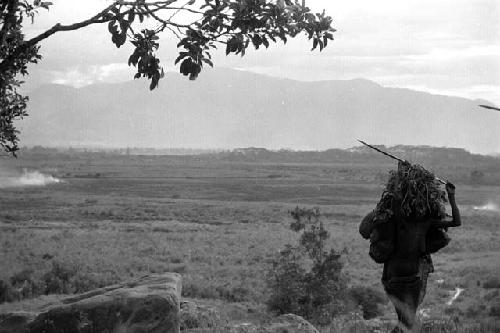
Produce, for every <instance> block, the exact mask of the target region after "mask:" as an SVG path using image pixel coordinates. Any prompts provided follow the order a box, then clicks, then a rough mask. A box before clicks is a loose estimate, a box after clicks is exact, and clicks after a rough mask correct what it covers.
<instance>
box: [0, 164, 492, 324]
mask: <svg viewBox="0 0 500 333" xmlns="http://www.w3.org/2000/svg"><path fill="white" fill-rule="evenodd" d="M0 167H1V168H2V170H10V172H21V170H22V168H26V169H28V170H38V171H40V172H42V173H45V174H49V175H53V176H55V177H57V178H59V179H61V180H62V182H60V183H54V184H49V185H46V186H19V187H9V188H3V189H2V191H1V192H0V207H1V208H2V209H1V211H0V230H1V232H0V253H1V254H2V255H1V256H0V267H2V269H1V270H0V279H1V280H4V281H10V282H9V283H11V284H15V283H16V281H25V280H26V276H28V277H29V279H31V280H32V281H33V284H32V286H29V288H27V287H26V286H18V289H22V292H21V293H22V295H21V296H20V295H17V297H30V296H32V295H36V294H37V293H40V292H56V293H57V292H68V293H71V292H79V291H83V290H88V289H91V288H95V287H98V286H103V285H107V284H110V283H114V282H117V281H121V280H125V279H128V278H129V277H132V276H138V275H142V274H145V273H148V272H165V271H175V272H179V273H181V274H183V279H184V281H183V294H184V295H185V296H187V297H192V298H198V299H199V298H203V299H206V300H212V301H214V302H216V301H217V302H220V301H221V300H222V301H224V302H226V303H229V302H231V303H235V304H236V303H237V304H238V307H239V308H240V309H243V310H241V311H240V312H238V313H232V314H231V315H230V316H232V317H233V318H232V319H235V320H238V319H242V320H243V318H244V317H245V318H244V319H245V320H247V319H248V317H252V314H253V316H254V317H258V314H259V313H262V312H264V306H263V304H264V302H265V300H266V297H267V295H268V291H267V290H266V284H265V274H266V271H267V269H268V265H269V262H270V260H271V259H272V258H273V257H274V256H275V255H276V253H277V252H278V251H279V250H280V248H282V247H283V246H284V245H285V244H287V243H291V244H294V243H295V242H296V240H297V235H296V234H294V233H293V232H292V231H290V230H289V228H288V225H289V223H290V222H291V219H290V217H289V211H290V210H291V209H293V208H294V207H296V206H300V207H312V206H317V207H319V208H320V210H321V212H322V216H323V220H324V223H325V225H326V226H327V229H328V230H329V231H330V233H331V237H330V240H329V241H330V245H331V246H332V247H334V248H335V249H337V250H339V251H340V250H343V251H344V255H343V260H344V263H345V268H344V271H345V275H346V278H347V279H348V284H349V286H357V285H364V286H370V287H373V288H375V289H377V290H380V291H382V286H381V283H380V276H381V270H382V267H381V265H377V264H375V263H374V262H372V261H371V260H370V258H369V257H368V243H367V241H364V240H363V239H362V238H361V237H360V236H359V234H358V231H357V228H358V224H359V221H360V219H361V218H362V217H363V216H364V215H365V214H366V213H368V212H369V211H370V210H371V209H373V207H374V205H375V204H376V202H377V201H378V198H379V196H380V194H381V190H382V183H383V175H384V174H386V173H387V171H388V170H390V169H391V168H394V167H395V165H394V164H393V163H391V162H390V161H387V162H386V163H378V164H373V163H370V161H365V162H363V163H356V164H353V163H348V162H338V163H315V164H314V163H281V164H280V163H250V162H247V163H243V162H227V161H220V160H219V161H218V160H214V159H209V158H204V157H201V156H199V157H180V156H179V157H174V156H170V157H168V156H105V155H98V154H86V155H82V156H65V155H60V156H59V155H57V156H50V157H44V156H32V155H29V154H28V155H26V156H21V157H20V158H19V159H15V160H14V159H4V160H2V161H1V163H0ZM460 172H461V173H462V174H463V172H464V171H463V170H461V171H460ZM498 174H500V164H499V167H498ZM498 174H495V177H498ZM449 176H450V179H451V180H452V181H454V182H455V184H456V185H457V201H458V204H459V207H460V209H461V212H462V215H463V226H462V227H461V228H457V229H456V230H450V235H451V237H452V239H453V240H452V242H451V243H450V245H449V246H448V247H447V248H445V249H444V250H442V251H441V252H440V253H438V254H437V255H434V256H433V258H434V263H435V268H436V272H435V273H434V274H432V275H431V276H430V279H429V285H428V292H427V296H426V299H425V301H424V304H423V305H422V307H421V315H422V316H429V317H431V318H433V317H440V316H454V315H459V316H463V317H467V318H470V319H478V318H487V317H496V318H498V316H500V295H499V294H500V290H499V288H500V280H499V276H500V257H499V253H500V242H499V240H500V234H499V227H498V223H499V218H500V213H499V212H498V211H495V210H481V209H475V208H477V207H479V206H483V205H486V204H488V203H490V204H495V203H496V204H497V205H498V204H500V186H487V185H482V186H472V185H468V184H465V183H462V182H461V179H460V178H459V176H458V174H457V178H454V177H453V173H452V172H451V174H449ZM491 207H493V205H491ZM493 208H494V207H493ZM42 284H45V285H44V286H42ZM47 285H50V286H51V287H50V288H49V287H47ZM23 288H24V289H23ZM456 288H463V289H464V291H463V292H462V293H461V294H460V296H459V297H458V298H457V299H456V300H455V301H454V302H453V303H452V304H451V305H447V302H448V301H449V300H450V299H451V297H452V295H453V294H454V292H455V291H456ZM15 307H16V304H15V303H4V304H3V305H0V309H3V310H5V309H14V308H15ZM229 312H231V311H229ZM383 312H384V313H386V317H387V318H393V314H392V309H391V308H390V306H389V304H387V305H386V307H385V308H384V310H383ZM242 313H246V316H245V315H243V314H242Z"/></svg>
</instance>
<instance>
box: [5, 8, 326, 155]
mask: <svg viewBox="0 0 500 333" xmlns="http://www.w3.org/2000/svg"><path fill="white" fill-rule="evenodd" d="M51 5H52V3H51V2H48V1H40V0H6V1H3V2H2V4H0V147H2V148H3V149H4V150H6V151H7V152H10V153H15V151H16V150H18V147H17V144H18V137H17V135H18V131H17V130H16V128H15V127H14V125H13V121H14V120H15V119H21V118H23V117H24V116H26V115H27V114H26V103H27V100H28V98H27V97H26V96H23V95H21V94H19V93H18V91H17V88H18V87H19V86H20V85H21V84H22V81H19V80H17V79H16V78H17V77H18V76H19V74H21V75H23V76H24V75H27V74H28V71H27V65H28V64H29V63H36V62H38V60H40V59H41V56H40V54H39V53H38V51H39V46H38V44H39V43H40V42H41V41H42V40H44V39H46V38H48V37H50V36H52V35H53V34H55V33H57V32H60V31H71V30H77V29H81V28H84V27H86V26H89V25H92V24H99V23H107V24H108V31H109V33H110V34H111V42H112V43H113V44H115V45H116V47H121V46H123V45H124V44H125V43H126V42H127V41H129V42H130V43H131V44H132V46H133V48H134V49H133V52H132V54H131V55H130V57H129V59H128V64H129V65H130V66H134V67H135V68H136V69H137V72H136V74H135V75H134V78H141V77H145V78H147V79H149V80H150V81H151V82H150V85H149V88H150V89H151V90H152V89H155V88H156V87H157V86H158V83H159V81H160V79H161V78H162V77H163V76H164V71H163V69H162V67H161V64H160V60H159V59H158V58H157V56H156V54H155V52H156V51H157V50H158V48H159V46H160V45H159V35H160V33H162V32H164V31H168V32H170V33H171V35H173V37H174V38H176V39H178V40H179V42H178V44H177V48H178V49H179V51H178V53H179V55H178V57H177V59H176V60H175V64H176V65H177V64H179V63H180V65H179V71H180V72H181V73H182V74H183V75H185V76H187V77H189V79H190V80H194V79H196V78H197V77H198V75H199V74H200V72H201V71H202V69H203V66H204V65H209V66H213V62H212V56H211V52H212V51H213V50H214V49H216V48H217V45H224V46H225V51H226V54H227V55H228V54H231V53H233V54H239V55H241V56H243V55H245V52H246V50H247V48H248V47H249V46H250V45H253V46H254V47H255V49H259V48H260V47H261V46H262V45H263V46H264V47H266V48H267V47H269V46H270V44H271V43H274V42H277V41H278V40H281V41H282V42H283V43H286V42H287V40H288V38H293V37H295V36H297V35H298V34H299V33H301V32H304V33H305V34H306V35H307V37H308V38H309V39H310V40H312V44H313V46H312V49H313V50H314V49H316V48H318V47H319V49H320V50H323V48H324V47H326V46H327V45H328V41H329V40H332V39H333V32H334V31H335V30H334V29H333V28H332V27H331V23H332V19H331V17H329V16H327V15H326V14H325V12H323V13H317V14H313V13H312V12H311V10H310V9H309V8H308V7H306V6H305V4H304V1H302V3H299V2H298V0H188V1H181V0H163V1H162V0H149V1H148V0H135V1H125V0H115V1H113V2H112V3H111V4H110V5H109V6H108V7H106V8H104V9H103V10H102V11H101V12H99V13H96V14H95V15H94V16H92V17H91V18H89V19H87V20H84V21H81V22H76V23H74V24H70V25H61V24H56V25H54V26H53V27H52V28H50V29H48V30H47V31H45V32H43V33H41V34H40V35H38V36H36V37H34V38H32V39H29V40H25V36H24V35H23V33H22V30H23V27H24V21H25V19H27V18H28V19H30V20H31V21H33V20H34V18H35V16H36V14H38V10H39V9H49V8H50V6H51ZM179 13H183V14H184V15H178V14H179Z"/></svg>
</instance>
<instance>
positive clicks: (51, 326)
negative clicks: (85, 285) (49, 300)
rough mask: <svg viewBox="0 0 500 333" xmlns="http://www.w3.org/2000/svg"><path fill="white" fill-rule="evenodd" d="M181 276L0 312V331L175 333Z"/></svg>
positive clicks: (135, 282)
mask: <svg viewBox="0 0 500 333" xmlns="http://www.w3.org/2000/svg"><path fill="white" fill-rule="evenodd" d="M180 295H181V276H180V275H179V274H175V273H166V274H162V275H151V276H145V277H142V278H139V279H136V280H133V281H130V282H126V283H122V284H118V285H113V286H109V287H105V288H101V289H96V290H93V291H91V292H88V293H85V294H80V295H76V296H71V297H66V298H63V299H61V300H60V301H59V302H58V303H57V304H50V305H49V306H47V307H45V308H43V309H41V310H40V311H33V312H15V313H3V314H0V333H42V332H43V333H46V332H47V333H48V332H50V333H63V332H64V333H66V332H71V333H102V332H116V333H160V332H161V333H178V332H179V301H180Z"/></svg>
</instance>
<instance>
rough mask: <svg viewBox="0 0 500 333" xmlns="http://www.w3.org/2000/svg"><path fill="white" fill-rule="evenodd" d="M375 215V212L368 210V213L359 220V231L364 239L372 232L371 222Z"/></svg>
mask: <svg viewBox="0 0 500 333" xmlns="http://www.w3.org/2000/svg"><path fill="white" fill-rule="evenodd" d="M374 216H375V212H373V211H372V212H370V213H368V214H367V215H366V216H365V217H364V218H363V220H361V223H360V225H359V233H360V234H361V236H362V237H363V238H364V239H369V238H370V235H371V233H372V230H373V227H374V225H375V224H374V223H373V217H374Z"/></svg>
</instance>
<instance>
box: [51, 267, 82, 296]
mask: <svg viewBox="0 0 500 333" xmlns="http://www.w3.org/2000/svg"><path fill="white" fill-rule="evenodd" d="M77 271H78V270H77V267H76V266H75V265H72V264H69V263H62V262H59V261H53V262H52V267H51V269H50V270H49V271H48V272H46V273H45V274H44V275H43V277H42V280H43V283H44V284H45V292H44V293H45V294H69V293H71V292H72V290H71V283H70V280H71V278H72V277H73V276H75V275H76V273H77Z"/></svg>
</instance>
